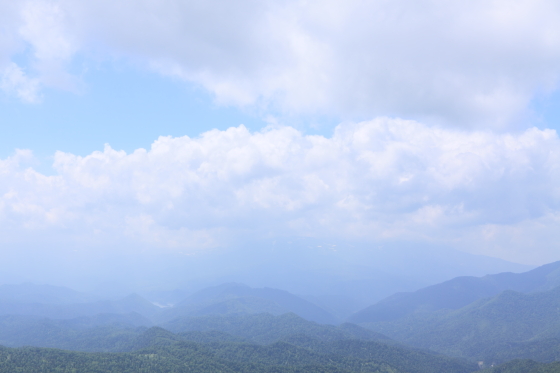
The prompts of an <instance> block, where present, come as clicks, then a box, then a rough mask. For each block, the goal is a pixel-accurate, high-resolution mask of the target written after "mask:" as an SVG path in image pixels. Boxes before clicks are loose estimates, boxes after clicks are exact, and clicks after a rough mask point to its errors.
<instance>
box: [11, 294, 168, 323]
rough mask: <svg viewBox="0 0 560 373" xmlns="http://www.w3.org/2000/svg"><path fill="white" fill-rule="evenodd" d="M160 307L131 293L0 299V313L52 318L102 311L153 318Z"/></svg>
mask: <svg viewBox="0 0 560 373" xmlns="http://www.w3.org/2000/svg"><path fill="white" fill-rule="evenodd" d="M160 311H161V308H160V307H158V306H156V305H154V304H152V303H151V302H149V301H147V300H146V299H144V298H142V297H140V296H139V295H137V294H131V295H129V296H127V297H125V298H122V299H117V300H104V301H96V302H88V303H85V302H84V303H37V302H35V303H28V302H17V301H0V315H34V316H42V317H48V318H52V319H71V318H76V317H80V316H93V315H97V314H102V313H115V314H124V313H130V312H137V313H139V314H141V315H142V316H144V317H147V318H153V317H155V316H156V315H157V314H158V313H159V312H160Z"/></svg>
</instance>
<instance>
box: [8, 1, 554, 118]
mask: <svg viewBox="0 0 560 373" xmlns="http://www.w3.org/2000/svg"><path fill="white" fill-rule="evenodd" d="M21 4H22V6H21V8H19V10H18V12H17V16H16V15H14V16H13V18H14V19H19V20H20V23H19V24H17V25H16V26H17V28H16V30H17V32H16V33H17V34H18V35H19V38H20V39H21V40H22V41H23V42H24V43H27V45H29V46H30V47H31V48H32V49H33V51H34V58H35V64H36V65H37V70H38V71H39V75H40V76H42V77H44V80H45V81H49V82H50V83H49V84H55V85H56V84H59V85H61V84H62V83H60V82H65V81H68V79H69V78H68V76H66V77H64V74H63V72H64V66H65V64H67V63H68V61H69V60H71V59H72V56H75V55H76V54H77V53H79V54H80V55H81V56H85V55H87V56H90V57H94V58H95V59H97V60H98V59H99V58H101V59H104V58H114V57H124V58H127V59H131V60H133V61H135V62H139V63H140V64H144V65H145V66H148V67H149V68H151V69H153V70H155V71H157V72H160V73H162V74H165V75H170V76H175V77H179V78H180V79H184V80H185V81H188V82H191V83H194V84H197V85H200V86H202V87H204V88H205V89H207V90H208V91H210V92H211V93H212V94H214V95H215V97H216V100H217V101H218V102H220V103H224V104H234V105H240V106H245V107H246V106H249V107H256V108H258V109H263V110H266V111H269V110H272V111H276V112H281V113H284V114H286V113H287V114H294V115H300V114H321V115H324V114H326V115H334V116H338V117H341V118H358V117H360V118H371V117H374V116H378V115H389V116H397V117H408V118H423V119H422V120H431V121H436V122H440V123H446V124H455V125H456V124H461V125H467V126H492V127H493V128H502V127H504V126H507V125H508V124H509V123H511V122H512V120H513V119H514V118H516V117H517V116H518V115H519V114H520V113H523V112H524V111H525V110H526V109H527V105H528V104H529V102H530V101H531V100H532V98H533V97H534V96H535V94H536V93H542V92H550V91H552V90H554V89H556V87H557V83H558V73H559V68H558V66H560V63H559V62H560V26H559V25H560V22H559V19H560V6H559V5H558V3H557V2H555V1H552V0H537V1H535V0H520V1H515V2H513V3H512V2H511V1H501V0H496V1H490V2H489V1H478V0H477V1H470V2H464V1H447V2H441V1H434V0H421V1H411V0H397V1H390V2H387V1H382V0H370V1H345V2H340V1H317V0H313V1H302V0H285V1H275V2H274V1H254V0H242V1H236V2H235V3H232V2H227V1H221V0H215V1H199V0H190V1H179V0H163V1H157V2H155V1H147V0H146V1H131V0H117V1H115V0H112V1H106V0H101V1H84V0H32V1H25V2H21ZM16 26H14V27H16ZM8 29H10V27H8ZM64 84H66V83H64ZM64 84H62V85H64Z"/></svg>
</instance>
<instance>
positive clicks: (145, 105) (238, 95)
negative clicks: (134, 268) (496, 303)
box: [0, 0, 560, 265]
mask: <svg viewBox="0 0 560 373" xmlns="http://www.w3.org/2000/svg"><path fill="white" fill-rule="evenodd" d="M0 25H2V26H1V28H0V129H1V136H0V246H1V247H2V249H0V250H2V251H3V253H2V254H3V255H4V259H6V258H12V259H13V260H15V261H14V263H15V262H17V260H20V261H21V260H24V259H26V258H29V257H36V256H37V255H38V257H41V258H43V257H47V256H48V257H50V258H57V260H70V259H68V258H69V255H70V253H72V255H78V256H80V255H81V256H82V257H83V258H86V257H87V258H90V257H91V255H92V254H91V253H95V255H98V256H100V257H103V255H105V254H106V253H108V252H110V253H112V255H121V256H123V257H133V256H134V255H137V254H138V253H144V254H146V253H148V254H149V255H160V254H161V255H167V254H169V255H185V256H189V255H202V254H201V253H204V252H211V251H212V250H216V248H222V247H238V246H239V245H243V243H244V242H247V241H248V240H249V239H250V240H257V241H258V240H276V239H290V238H291V237H294V238H312V239H321V240H332V241H333V242H334V241H336V242H341V241H348V242H354V241H359V242H362V243H365V244H367V245H371V246H372V247H374V246H375V247H377V246H379V245H384V244H391V245H396V246H398V245H399V244H402V245H405V244H406V245H409V246H417V247H419V249H418V250H421V248H422V247H430V246H433V247H445V248H449V249H454V250H460V251H464V252H467V253H472V254H480V255H487V256H490V257H496V258H501V259H505V260H509V261H513V262H516V263H522V264H530V265H537V264H544V263H547V262H552V261H555V260H559V259H560V247H559V244H558V242H560V229H559V228H560V138H559V136H558V130H559V129H560V91H559V77H560V4H559V3H558V2H556V1H547V0H514V1H511V0H510V1H502V0H493V1H479V0H475V1H469V2H465V1H454V0H451V1H438V0H415V1H412V0H394V1H384V0H371V1H365V0H364V1H360V0H355V1H352V0H347V1H344V2H342V1H329V0H322V1H314V0H307V1H303V0H286V1H252V0H238V1H235V2H231V1H208V0H205V1H184V0H158V1H153V0H135V1H129V0H111V1H106V0H99V1H81V0H50V1H47V0H31V1H27V0H22V1H18V2H13V1H8V0H1V1H0ZM148 254H146V255H148ZM14 258H16V259H17V260H16V259H14ZM12 259H10V260H12Z"/></svg>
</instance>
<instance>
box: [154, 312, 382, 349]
mask: <svg viewBox="0 0 560 373" xmlns="http://www.w3.org/2000/svg"><path fill="white" fill-rule="evenodd" d="M161 326H162V327H163V328H165V329H167V330H170V331H172V332H174V333H184V332H191V331H220V332H224V333H228V334H231V335H233V336H237V337H241V338H244V339H245V340H247V341H251V342H255V343H264V344H266V343H273V342H275V341H278V340H282V339H283V338H285V337H288V336H291V335H294V334H304V335H307V336H310V337H312V338H315V339H319V340H324V341H329V340H342V339H362V340H368V341H383V342H386V343H392V342H393V341H391V340H390V338H388V337H387V336H384V335H382V334H379V333H376V332H372V331H370V330H367V329H365V328H362V327H360V326H357V325H350V324H342V325H340V326H333V325H322V324H317V323H315V322H312V321H308V320H305V319H303V318H301V317H299V316H298V315H296V314H293V313H288V314H284V315H280V316H275V315H271V314H256V315H227V316H222V315H209V316H199V317H182V318H177V319H175V320H172V321H170V322H167V323H164V324H161Z"/></svg>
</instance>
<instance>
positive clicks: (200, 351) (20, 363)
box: [0, 328, 476, 373]
mask: <svg viewBox="0 0 560 373" xmlns="http://www.w3.org/2000/svg"><path fill="white" fill-rule="evenodd" d="M174 339H175V337H174V336H173V335H172V334H170V333H169V332H167V331H164V330H162V329H158V328H152V329H150V330H148V331H146V332H145V333H144V335H143V336H142V338H140V339H138V340H139V341H140V340H142V341H143V342H145V343H153V344H152V345H151V346H149V347H146V348H143V349H140V350H137V351H134V352H128V353H84V352H70V351H63V350H55V349H44V348H30V347H24V348H17V349H10V348H5V347H0V373H3V372H6V373H7V372H9V373H14V372H22V373H23V372H25V373H35V372H37V373H39V372H41V373H50V372H57V373H60V372H63V373H65V372H72V373H81V372H84V373H85V372H88V373H90V372H115V373H116V372H119V373H126V372H135V373H138V372H146V373H147V372H154V373H158V372H197V373H198V372H200V373H204V372H241V373H244V372H257V373H258V372H270V373H273V372H274V373H295V372H301V373H304V372H311V373H314V372H317V373H319V372H333V373H334V372H337V373H344V372H347V373H350V372H361V373H368V372H370V373H438V372H442V373H443V372H445V373H470V372H472V371H473V370H474V369H476V365H475V364H473V363H467V362H463V361H460V360H454V359H449V358H445V357H440V356H436V355H430V354H427V353H422V352H417V351H412V350H406V349H402V348H400V349H399V348H395V347H391V346H382V345H379V344H375V343H374V344H369V343H368V342H364V343H365V344H364V343H357V344H356V343H350V344H342V343H338V344H337V342H333V343H330V344H329V343H326V344H323V345H321V343H320V342H315V345H314V347H313V348H306V347H301V346H296V345H294V344H291V343H286V342H276V343H273V344H270V345H267V346H263V345H254V344H247V343H225V342H224V343H211V344H205V345H204V344H198V343H194V342H181V341H175V340H174ZM388 360H392V362H388Z"/></svg>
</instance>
